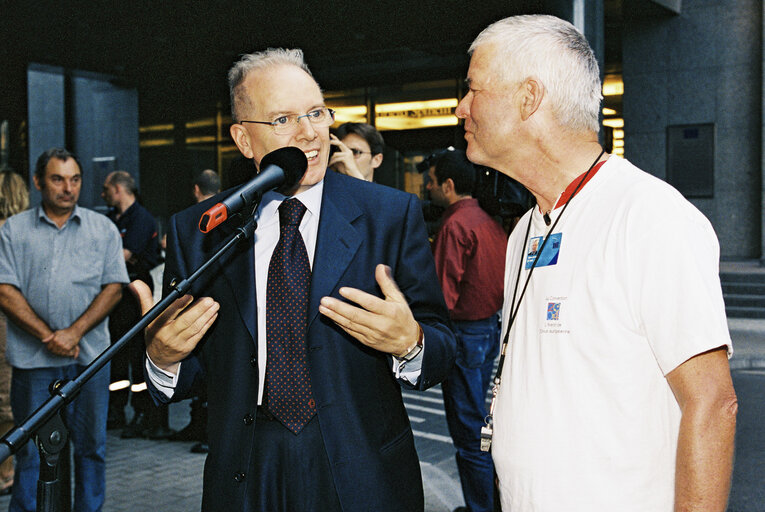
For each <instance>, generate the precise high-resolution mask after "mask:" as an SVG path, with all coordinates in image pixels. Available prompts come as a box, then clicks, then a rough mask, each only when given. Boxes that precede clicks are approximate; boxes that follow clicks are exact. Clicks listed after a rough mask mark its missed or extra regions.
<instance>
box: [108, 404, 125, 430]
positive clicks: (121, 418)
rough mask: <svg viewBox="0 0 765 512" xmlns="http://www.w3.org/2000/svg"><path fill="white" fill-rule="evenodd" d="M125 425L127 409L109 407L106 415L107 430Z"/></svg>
mask: <svg viewBox="0 0 765 512" xmlns="http://www.w3.org/2000/svg"><path fill="white" fill-rule="evenodd" d="M124 426H125V411H124V410H123V409H118V408H116V407H109V414H108V415H107V417H106V430H115V429H118V428H123V427H124Z"/></svg>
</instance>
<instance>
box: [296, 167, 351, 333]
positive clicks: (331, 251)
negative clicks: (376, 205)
mask: <svg viewBox="0 0 765 512" xmlns="http://www.w3.org/2000/svg"><path fill="white" fill-rule="evenodd" d="M337 181H338V177H337V176H335V175H334V171H327V175H326V177H325V178H324V194H323V197H322V202H321V217H320V219H319V232H318V235H317V240H316V252H315V254H314V261H313V270H312V272H311V291H310V294H309V298H308V328H309V329H310V327H311V324H312V323H313V321H314V320H315V319H316V317H317V316H318V313H319V301H320V300H321V298H322V297H324V296H326V295H330V294H331V293H332V292H333V291H334V290H335V288H336V287H337V285H338V282H339V281H340V278H341V277H342V276H343V274H344V273H345V270H346V269H347V268H348V265H349V264H350V263H351V260H352V259H353V256H354V255H355V254H356V252H357V251H358V249H359V246H360V245H361V242H362V239H363V237H362V235H361V234H360V233H359V232H358V231H357V230H356V228H355V227H354V226H353V224H352V222H353V221H354V220H355V219H356V218H358V217H359V216H360V215H361V210H360V209H359V208H358V207H357V206H356V203H355V202H354V200H353V199H352V198H351V197H350V196H349V195H348V194H347V193H346V191H345V190H343V188H342V186H341V185H340V184H339V183H338V182H337Z"/></svg>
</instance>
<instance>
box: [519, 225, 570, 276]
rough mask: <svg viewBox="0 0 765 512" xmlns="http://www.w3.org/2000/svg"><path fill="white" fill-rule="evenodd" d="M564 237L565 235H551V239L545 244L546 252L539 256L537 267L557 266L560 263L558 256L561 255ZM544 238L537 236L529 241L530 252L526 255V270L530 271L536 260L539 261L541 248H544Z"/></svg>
mask: <svg viewBox="0 0 765 512" xmlns="http://www.w3.org/2000/svg"><path fill="white" fill-rule="evenodd" d="M562 237H563V233H553V234H552V235H550V239H549V240H548V241H547V243H546V244H544V250H543V251H542V254H541V255H539V260H538V261H537V265H536V266H537V267H546V266H548V265H555V264H556V263H558V254H559V253H560V240H561V238H562ZM543 241H544V237H542V236H535V237H532V238H530V239H529V245H528V247H529V252H528V253H527V254H526V270H528V269H530V268H531V266H532V265H533V264H534V260H536V259H537V255H538V254H539V248H540V247H542V242H543Z"/></svg>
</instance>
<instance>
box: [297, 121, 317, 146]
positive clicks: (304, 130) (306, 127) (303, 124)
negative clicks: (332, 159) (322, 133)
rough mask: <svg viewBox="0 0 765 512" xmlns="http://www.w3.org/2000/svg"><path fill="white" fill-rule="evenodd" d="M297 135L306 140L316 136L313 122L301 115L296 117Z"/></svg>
mask: <svg viewBox="0 0 765 512" xmlns="http://www.w3.org/2000/svg"><path fill="white" fill-rule="evenodd" d="M297 135H298V136H301V135H302V136H303V137H304V138H306V139H308V140H313V139H315V138H316V130H314V129H313V124H312V123H311V121H309V120H308V118H307V117H301V118H299V119H298V133H297Z"/></svg>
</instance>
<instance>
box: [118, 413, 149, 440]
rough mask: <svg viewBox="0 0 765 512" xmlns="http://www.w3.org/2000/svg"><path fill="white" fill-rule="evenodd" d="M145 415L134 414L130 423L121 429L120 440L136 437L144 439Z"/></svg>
mask: <svg viewBox="0 0 765 512" xmlns="http://www.w3.org/2000/svg"><path fill="white" fill-rule="evenodd" d="M145 423H146V415H145V414H144V413H142V412H139V413H136V414H135V415H134V416H133V419H132V420H131V421H130V423H129V424H128V425H127V426H126V427H125V428H123V429H122V434H120V437H121V438H122V439H135V438H136V437H145V436H144V435H143V431H144V430H146V425H145Z"/></svg>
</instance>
